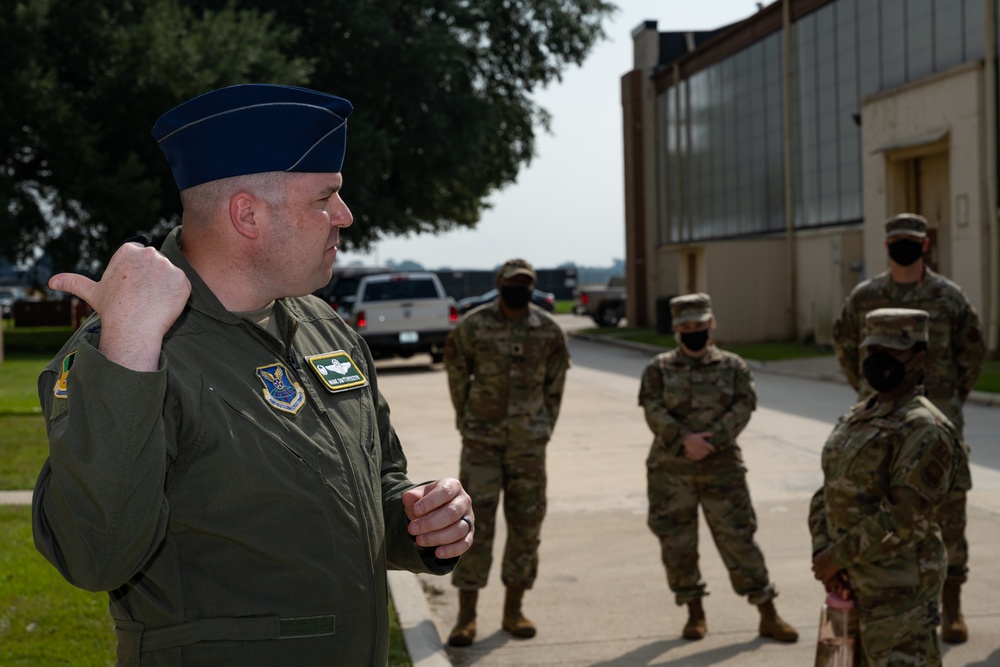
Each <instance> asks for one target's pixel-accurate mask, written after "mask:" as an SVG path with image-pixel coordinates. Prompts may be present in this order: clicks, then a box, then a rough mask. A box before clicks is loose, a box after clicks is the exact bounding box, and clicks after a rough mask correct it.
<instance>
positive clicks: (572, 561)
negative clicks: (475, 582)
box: [379, 338, 1000, 667]
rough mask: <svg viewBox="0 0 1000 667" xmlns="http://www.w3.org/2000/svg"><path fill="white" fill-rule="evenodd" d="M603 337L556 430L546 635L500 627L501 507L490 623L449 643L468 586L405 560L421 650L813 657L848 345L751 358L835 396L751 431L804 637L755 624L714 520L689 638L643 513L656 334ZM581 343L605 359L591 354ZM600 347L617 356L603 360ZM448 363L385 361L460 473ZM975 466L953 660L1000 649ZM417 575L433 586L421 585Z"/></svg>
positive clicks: (401, 576)
mask: <svg viewBox="0 0 1000 667" xmlns="http://www.w3.org/2000/svg"><path fill="white" fill-rule="evenodd" d="M579 340H582V339H579ZM607 342H608V341H607V339H606V338H602V340H601V343H602V344H601V345H599V346H598V345H593V344H589V343H588V344H586V345H585V346H583V348H581V347H580V346H577V344H576V343H574V346H575V349H574V360H575V365H574V368H573V369H572V370H571V372H570V377H569V381H568V383H567V389H566V396H565V400H564V403H563V411H562V414H561V416H560V421H559V425H558V426H557V428H556V434H555V436H554V437H553V440H552V442H551V443H550V445H549V452H548V464H547V465H548V472H549V482H548V497H549V508H548V513H547V516H546V520H545V524H544V527H543V531H542V545H541V567H540V572H539V579H538V581H537V582H536V585H535V587H534V589H533V590H531V591H529V593H528V594H527V596H526V598H525V613H526V615H527V616H528V617H529V618H531V619H532V620H533V621H534V622H535V623H536V624H537V625H538V627H539V634H538V636H537V637H536V638H534V639H531V640H516V639H513V638H511V637H510V636H509V635H508V634H507V633H506V632H504V631H503V630H502V629H501V627H500V620H501V615H502V604H503V599H502V598H503V585H502V583H501V582H500V577H499V565H500V553H501V550H502V547H501V546H500V545H502V544H503V541H504V539H505V526H504V522H503V519H502V517H498V522H497V524H498V525H497V536H496V542H495V544H494V554H495V555H494V563H493V568H492V569H491V578H490V582H489V585H488V586H487V587H486V588H485V589H483V590H482V591H481V592H480V603H479V607H478V612H479V614H478V625H479V632H478V635H477V638H476V641H475V643H474V644H473V645H472V646H471V647H469V648H465V649H456V648H451V647H447V646H444V645H443V644H442V639H443V638H445V637H447V635H448V633H449V631H450V629H451V627H452V625H453V624H454V621H455V617H456V614H457V593H456V590H455V589H454V588H453V587H452V586H451V584H450V579H449V578H447V577H444V578H442V577H432V576H425V575H420V576H419V577H418V576H415V575H411V574H407V573H393V575H392V577H391V580H390V585H391V590H392V595H393V600H394V602H395V604H396V608H397V610H398V612H399V614H400V619H401V624H402V626H403V628H404V632H405V634H406V637H407V643H408V646H409V647H410V652H411V656H412V657H413V660H414V665H415V666H416V667H441V666H445V665H449V664H450V665H455V666H459V667H461V666H466V665H476V666H477V667H493V666H499V667H515V666H517V667H525V666H529V665H560V666H567V667H568V666H572V667H632V666H648V665H667V664H669V665H680V666H688V667H695V666H698V667H702V666H708V665H740V666H748V667H753V666H756V665H760V666H766V667H784V666H788V667H793V666H794V667H802V666H804V665H812V664H813V661H814V656H815V642H816V633H817V625H818V619H819V608H820V604H821V601H822V598H823V593H822V588H821V587H820V586H819V584H817V583H816V582H815V580H814V579H813V577H812V573H811V571H810V563H811V557H810V553H809V552H810V541H809V537H808V531H807V529H806V515H807V510H808V501H809V498H810V497H811V495H812V493H813V492H814V491H815V490H816V489H817V488H818V487H819V486H820V485H821V483H822V474H821V472H820V467H819V452H820V450H821V448H822V445H823V443H824V442H825V440H826V437H827V436H828V435H829V432H830V429H831V428H832V422H833V420H834V419H835V418H836V415H839V414H840V413H841V412H843V411H844V410H845V409H846V407H847V406H848V405H849V404H850V402H851V401H852V400H853V392H852V391H851V390H850V388H849V387H847V386H846V384H845V383H843V381H842V380H841V379H840V378H839V371H837V368H836V361H835V360H834V359H833V358H832V357H821V358H816V359H805V360H796V361H793V362H780V363H769V364H755V365H754V369H755V376H756V377H757V379H758V391H759V393H762V391H761V390H762V389H765V390H766V392H767V393H770V394H773V393H774V391H775V389H774V387H779V388H780V390H781V391H784V392H787V393H790V394H793V395H794V394H795V393H796V392H801V393H802V394H803V395H805V394H808V393H809V392H813V393H816V392H818V393H819V396H820V398H819V399H816V400H814V401H813V405H820V406H828V407H826V408H824V409H825V410H826V412H825V413H824V415H823V418H821V419H819V418H815V417H810V416H804V415H806V414H808V411H806V410H803V414H801V415H800V414H794V413H789V412H779V411H777V410H774V409H769V408H768V407H767V406H766V405H762V406H761V407H760V408H759V409H758V410H757V412H756V413H755V414H754V417H753V418H752V420H751V423H750V426H749V427H748V428H747V430H746V431H745V432H744V434H743V436H742V437H741V445H742V448H743V451H744V455H745V457H746V460H747V465H748V467H749V470H750V473H749V476H748V479H749V482H750V488H751V495H752V497H753V501H754V507H755V510H756V513H757V517H758V523H759V529H758V532H757V541H758V543H759V544H760V546H761V548H762V550H763V552H764V555H765V558H766V561H767V565H768V568H769V571H770V573H771V576H772V580H773V581H774V582H775V584H776V585H777V587H778V589H779V592H780V596H779V598H778V599H777V601H776V602H777V606H778V609H779V612H780V613H781V615H782V616H783V617H784V618H785V619H786V620H788V621H789V622H791V623H792V624H793V625H795V626H796V627H797V628H798V630H799V632H800V640H799V642H798V643H796V644H792V645H782V644H778V643H776V642H773V641H771V640H766V639H762V638H760V637H758V635H757V623H758V620H759V617H758V614H757V611H756V609H755V608H753V607H751V606H749V605H748V604H747V603H746V602H745V601H744V600H742V599H741V598H739V597H737V596H736V595H735V593H733V591H732V589H731V586H730V584H729V580H728V575H727V572H726V569H725V566H724V565H723V563H722V560H721V558H720V557H719V555H718V552H717V550H716V549H715V547H714V544H713V542H712V538H711V536H710V534H709V533H708V531H707V529H706V527H705V524H704V521H702V522H701V544H702V548H701V568H702V573H703V576H704V578H705V580H706V582H707V583H708V587H709V591H710V593H711V595H710V596H709V597H708V598H706V600H705V607H706V612H707V616H708V627H709V634H708V636H707V637H706V638H705V639H704V640H701V641H697V642H690V641H685V640H683V639H681V638H680V629H681V627H682V626H683V623H684V620H685V618H686V613H685V610H684V609H683V608H681V607H677V606H676V605H675V604H674V602H673V598H672V594H671V593H670V591H669V589H668V587H667V584H666V577H665V574H664V570H663V566H662V564H661V563H660V561H659V550H658V547H657V545H656V541H655V538H653V536H652V535H651V533H650V532H649V529H648V528H647V526H646V495H645V493H646V488H645V457H646V454H647V453H648V450H649V443H650V441H651V435H650V434H649V432H648V429H647V427H646V425H645V423H644V420H643V418H642V416H641V410H640V409H639V408H638V406H637V404H636V392H637V389H638V377H639V373H640V372H641V368H642V366H643V365H644V364H645V362H646V361H647V360H648V358H649V357H650V356H651V355H652V354H653V353H655V352H657V351H659V350H658V349H657V348H648V349H644V348H643V346H633V345H627V346H623V347H622V348H621V349H618V350H617V351H612V350H610V346H608V345H607ZM629 348H630V349H629ZM596 350H600V351H596ZM583 351H586V353H587V354H590V355H594V356H595V357H599V359H600V363H592V364H587V363H585V361H587V360H585V359H583V356H584V355H583ZM637 352H638V354H637ZM601 363H604V364H610V365H611V367H613V368H617V369H618V372H616V373H610V372H606V371H602V370H597V369H598V368H600V364H601ZM626 366H627V368H626ZM442 375H443V373H442V372H441V370H440V368H433V367H424V368H423V369H415V368H413V367H410V368H408V369H404V368H392V367H389V368H385V369H383V368H382V367H380V369H379V379H380V384H381V385H382V389H383V392H384V393H385V394H386V396H387V399H388V401H389V404H390V405H391V406H393V423H394V425H395V427H396V429H397V431H398V432H399V433H400V437H401V439H402V441H403V444H404V447H405V450H406V452H407V456H408V458H409V460H410V471H411V477H412V478H413V479H429V478H433V477H441V476H447V475H454V476H457V473H458V460H459V453H460V449H461V445H460V440H459V437H458V435H457V433H456V432H455V429H454V426H453V420H452V419H451V407H450V402H449V399H448V397H447V389H446V382H445V380H444V378H443V377H442ZM817 379H821V380H826V382H825V383H818V382H815V380H817ZM991 398H992V397H991ZM992 404H995V403H992ZM977 410H978V411H979V413H980V415H983V414H985V415H986V419H987V421H989V420H992V422H990V423H988V424H986V425H985V426H983V425H979V426H977V429H978V431H977V433H990V432H1000V411H997V410H994V409H990V408H985V409H984V408H977ZM979 421H980V422H982V418H980V419H979ZM991 424H995V426H996V428H995V429H994V428H993V426H992V425H991ZM983 444H993V443H992V442H990V443H983ZM974 478H975V480H976V485H977V488H976V489H974V491H973V493H974V494H979V495H978V496H977V501H978V502H972V496H971V495H970V511H969V535H970V542H971V543H972V547H971V553H972V562H971V568H972V572H973V575H972V576H973V581H974V587H973V586H968V587H966V590H965V596H964V599H963V606H964V611H965V614H966V618H967V621H968V623H969V626H970V630H971V636H972V638H971V640H970V641H969V642H968V643H967V644H964V645H961V646H944V647H943V649H944V651H945V656H946V657H945V660H944V664H945V666H946V667H960V666H961V667H985V666H986V665H1000V631H998V628H1000V608H998V605H997V604H996V602H995V601H996V599H997V598H998V597H1000V570H998V568H996V567H995V565H994V564H993V558H992V554H994V553H998V552H1000V472H997V471H996V469H994V468H988V467H987V468H977V469H976V470H975V471H974ZM414 579H416V580H418V581H419V583H420V585H421V586H422V590H423V591H424V594H425V595H424V596H423V599H420V598H419V596H414V595H413V591H414V590H415V588H414V583H413V581H414Z"/></svg>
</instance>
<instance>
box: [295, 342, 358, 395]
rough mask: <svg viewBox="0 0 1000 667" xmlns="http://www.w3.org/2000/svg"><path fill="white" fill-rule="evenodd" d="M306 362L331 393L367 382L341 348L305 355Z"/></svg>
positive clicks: (355, 387) (354, 387)
mask: <svg viewBox="0 0 1000 667" xmlns="http://www.w3.org/2000/svg"><path fill="white" fill-rule="evenodd" d="M305 359H306V363H307V364H309V368H311V369H312V370H313V372H314V373H315V374H316V377H318V378H319V381H320V383H321V384H322V385H323V386H324V387H326V390H327V391H328V392H330V393H331V394H335V393H337V392H339V391H347V390H348V389H357V388H358V387H364V386H365V385H366V384H368V378H366V377H365V374H364V373H362V372H361V369H360V368H358V365H357V364H356V363H354V360H353V359H351V355H349V354H347V352H344V351H343V350H337V351H336V352H326V353H324V354H314V355H313V356H311V357H306V358H305Z"/></svg>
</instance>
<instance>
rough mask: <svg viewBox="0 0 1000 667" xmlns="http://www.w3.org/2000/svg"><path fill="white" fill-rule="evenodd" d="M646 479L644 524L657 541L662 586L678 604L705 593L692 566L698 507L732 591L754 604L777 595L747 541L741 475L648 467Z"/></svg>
mask: <svg viewBox="0 0 1000 667" xmlns="http://www.w3.org/2000/svg"><path fill="white" fill-rule="evenodd" d="M647 481H648V487H647V493H648V496H649V518H648V524H649V528H650V530H652V531H653V534H654V535H656V536H657V538H659V540H660V558H661V559H662V561H663V565H664V566H665V568H666V570H667V584H668V585H669V586H670V590H671V591H673V592H674V597H675V599H676V601H677V604H678V605H683V604H687V603H688V602H691V601H692V600H696V599H698V598H701V597H703V596H705V595H706V592H705V582H704V581H703V580H702V578H701V570H700V569H699V567H698V505H699V504H700V505H701V508H702V511H703V512H704V514H705V520H706V521H707V522H708V527H709V529H710V530H711V532H712V538H713V539H714V540H715V545H716V547H718V549H719V554H720V555H721V556H722V560H723V562H725V564H726V568H727V569H728V570H729V580H730V582H731V583H732V585H733V590H735V591H736V593H737V594H738V595H741V596H746V597H747V599H748V600H749V602H750V603H751V604H755V605H759V604H763V603H765V602H768V601H770V600H772V599H774V597H775V596H776V595H777V593H776V591H775V589H774V586H772V585H771V583H770V580H769V579H768V575H767V567H766V566H765V565H764V554H762V553H761V551H760V547H758V546H757V543H756V541H754V537H753V536H754V533H755V532H756V531H757V516H756V515H755V514H754V511H753V505H751V503H750V490H749V488H747V483H746V473H744V472H743V471H731V472H724V473H712V474H707V475H685V474H677V473H671V472H667V471H664V470H660V469H657V468H656V467H648V468H647Z"/></svg>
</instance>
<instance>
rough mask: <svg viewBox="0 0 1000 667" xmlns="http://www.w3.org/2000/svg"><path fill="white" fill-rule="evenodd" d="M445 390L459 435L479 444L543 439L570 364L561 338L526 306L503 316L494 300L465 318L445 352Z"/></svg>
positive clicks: (538, 312) (545, 316)
mask: <svg viewBox="0 0 1000 667" xmlns="http://www.w3.org/2000/svg"><path fill="white" fill-rule="evenodd" d="M444 363H445V368H446V369H447V371H448V388H449V390H450V391H451V402H452V404H453V405H454V406H455V416H456V425H457V427H458V430H459V431H460V432H461V433H462V437H463V438H465V439H468V440H474V441H477V442H490V443H498V444H502V443H506V442H510V441H512V440H548V439H549V438H550V437H551V436H552V429H553V428H554V427H555V424H556V418H557V417H558V416H559V406H560V404H561V403H562V394H563V386H564V385H565V383H566V371H567V370H568V369H569V367H570V358H569V348H568V346H567V344H566V334H565V333H563V331H562V329H560V328H559V325H558V324H556V321H555V320H553V319H552V318H551V317H550V316H549V315H548V313H546V312H545V311H543V310H542V309H541V308H538V307H537V306H534V305H529V310H528V315H527V316H526V317H524V318H522V319H519V320H511V319H508V318H507V317H506V316H505V315H504V314H503V312H502V311H501V310H500V304H499V300H497V301H494V302H492V303H490V304H488V305H485V306H482V307H480V308H477V309H476V310H473V311H472V312H470V313H468V314H467V315H466V316H465V317H463V318H462V320H461V321H460V322H459V324H458V326H457V327H456V328H455V329H453V330H452V332H451V333H450V334H448V338H447V340H446V341H445V347H444Z"/></svg>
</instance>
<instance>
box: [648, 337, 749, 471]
mask: <svg viewBox="0 0 1000 667" xmlns="http://www.w3.org/2000/svg"><path fill="white" fill-rule="evenodd" d="M639 405H641V406H642V408H643V410H644V411H645V414H646V423H647V424H649V428H650V429H651V430H652V431H653V434H654V435H655V436H656V438H655V439H654V441H653V450H652V452H651V454H650V464H651V465H659V466H662V467H663V468H664V469H666V470H671V471H674V472H678V473H690V474H694V473H704V472H713V471H720V470H743V469H744V466H743V455H742V453H741V452H740V449H739V446H738V445H737V444H736V436H738V435H739V434H740V432H741V431H743V429H744V428H745V427H746V425H747V423H748V422H749V421H750V413H751V412H753V411H754V410H755V409H756V408H757V394H756V392H755V391H754V384H753V376H752V375H751V373H750V367H749V366H747V364H746V362H745V361H743V359H742V358H740V357H739V356H737V355H735V354H733V353H731V352H726V351H724V350H720V349H719V348H717V347H715V346H712V347H711V348H709V350H708V352H706V353H705V355H704V356H702V357H700V358H694V357H689V356H687V355H686V354H684V353H683V352H682V351H681V350H680V349H679V348H678V349H674V350H671V351H670V352H664V353H662V354H659V355H657V356H656V357H654V358H653V360H652V361H650V362H649V365H647V366H646V369H645V370H644V371H643V373H642V384H641V385H640V387H639ZM701 431H711V432H712V434H713V437H712V438H711V439H710V442H711V443H712V445H714V446H715V452H713V453H712V454H710V455H708V456H707V457H705V458H704V459H702V460H701V461H698V462H695V461H691V460H689V459H688V458H686V457H685V456H684V445H683V440H684V436H686V435H687V434H688V433H698V432H701Z"/></svg>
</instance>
